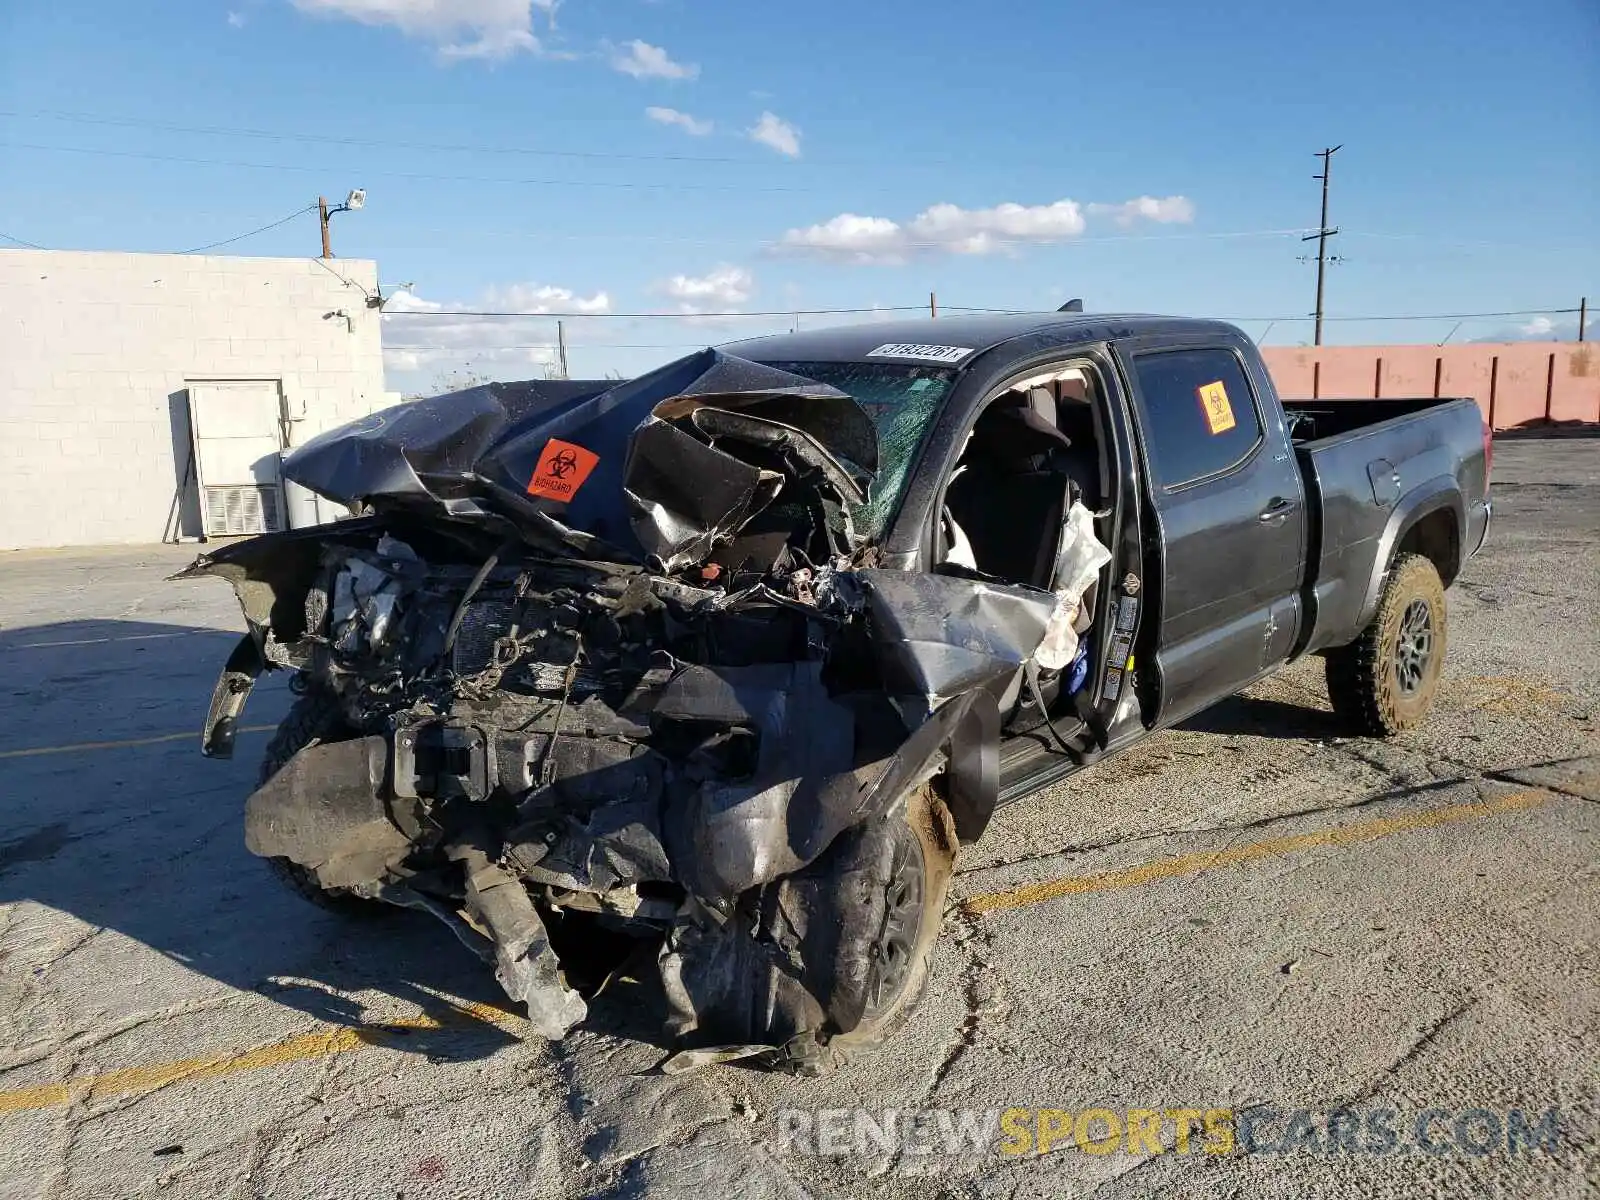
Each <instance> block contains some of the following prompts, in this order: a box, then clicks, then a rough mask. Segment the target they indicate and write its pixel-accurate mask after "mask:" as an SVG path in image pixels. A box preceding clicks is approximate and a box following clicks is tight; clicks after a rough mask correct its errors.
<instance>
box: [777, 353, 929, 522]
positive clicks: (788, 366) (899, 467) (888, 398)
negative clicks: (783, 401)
mask: <svg viewBox="0 0 1600 1200" xmlns="http://www.w3.org/2000/svg"><path fill="white" fill-rule="evenodd" d="M767 365H768V366H772V367H777V368H778V369H779V370H781V371H788V372H790V373H791V374H794V375H804V376H805V377H806V378H807V379H815V380H816V381H817V382H818V383H825V384H828V385H829V386H830V387H836V388H838V389H839V390H840V391H841V392H844V393H845V394H846V395H848V396H850V397H851V398H852V399H854V400H855V402H856V403H857V404H859V405H861V407H862V408H864V409H865V410H866V411H867V415H868V416H870V417H871V418H872V424H873V425H874V427H875V428H876V429H877V431H878V475H877V478H876V479H874V480H873V483H872V488H871V491H870V492H869V493H868V496H867V502H866V503H865V504H862V505H852V506H851V509H850V519H851V520H852V521H853V522H854V523H855V527H856V532H857V533H859V534H861V535H862V536H864V537H867V538H876V537H879V536H880V535H881V534H882V533H883V527H884V525H885V524H886V523H887V522H888V520H889V516H890V514H892V513H893V512H894V510H895V506H896V505H897V504H899V502H900V494H901V492H902V491H904V489H905V484H906V475H907V474H908V473H909V472H910V470H911V462H912V459H913V458H914V457H915V456H916V451H917V447H918V446H919V445H920V444H921V443H922V436H923V434H924V433H925V432H926V431H927V430H928V428H929V427H930V426H931V425H932V424H933V417H934V414H935V413H937V412H938V411H939V405H940V404H941V403H942V402H943V401H944V397H945V394H946V393H947V392H949V390H950V384H951V383H952V382H953V381H954V379H955V376H956V373H955V372H954V371H953V370H951V369H950V368H948V367H918V366H908V365H906V364H903V363H840V362H775V363H768V364H767Z"/></svg>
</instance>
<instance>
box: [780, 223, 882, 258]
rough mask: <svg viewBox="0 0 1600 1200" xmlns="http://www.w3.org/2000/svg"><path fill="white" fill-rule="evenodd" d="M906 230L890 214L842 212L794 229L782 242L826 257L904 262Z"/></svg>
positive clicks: (790, 247) (782, 244)
mask: <svg viewBox="0 0 1600 1200" xmlns="http://www.w3.org/2000/svg"><path fill="white" fill-rule="evenodd" d="M907 242H908V238H907V236H906V231H905V230H904V229H903V228H902V227H901V226H900V224H899V223H898V222H895V221H891V220H889V218H888V217H858V216H857V215H856V214H855V213H840V214H839V215H838V216H837V217H834V218H833V219H832V220H830V221H824V222H823V223H822V224H821V225H808V226H806V228H804V229H791V230H789V231H788V232H787V233H785V234H784V235H783V240H782V241H781V242H780V243H779V245H780V246H782V247H784V248H786V249H789V250H795V251H800V252H805V253H814V254H817V255H819V256H821V257H825V258H843V259H848V260H851V261H854V262H863V263H868V262H901V261H903V260H904V259H905V256H906V252H907V250H908V249H909V247H908V245H907Z"/></svg>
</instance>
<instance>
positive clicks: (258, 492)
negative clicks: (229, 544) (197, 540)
mask: <svg viewBox="0 0 1600 1200" xmlns="http://www.w3.org/2000/svg"><path fill="white" fill-rule="evenodd" d="M205 501H206V503H205V510H206V512H205V516H206V536H207V537H236V536H240V535H247V534H256V533H278V532H280V531H281V530H282V529H283V502H282V498H281V496H280V494H279V492H278V488H277V485H276V484H264V485H263V484H236V485H233V486H229V487H208V488H206V489H205Z"/></svg>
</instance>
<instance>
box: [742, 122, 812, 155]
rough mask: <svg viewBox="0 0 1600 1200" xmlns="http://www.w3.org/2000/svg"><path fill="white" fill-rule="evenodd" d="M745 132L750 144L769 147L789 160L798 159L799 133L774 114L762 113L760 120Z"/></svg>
mask: <svg viewBox="0 0 1600 1200" xmlns="http://www.w3.org/2000/svg"><path fill="white" fill-rule="evenodd" d="M745 132H746V133H747V134H749V136H750V140H751V141H752V142H760V143H761V144H762V145H763V146H770V147H772V149H774V150H776V151H777V152H778V153H779V154H787V155H788V156H789V157H790V158H799V157H800V131H799V130H798V129H796V128H795V127H794V126H793V125H791V124H789V122H787V121H785V120H784V119H783V118H782V117H780V116H778V115H777V114H776V113H770V112H764V113H762V114H761V119H760V120H759V121H757V122H756V123H755V124H754V125H752V126H751V127H750V128H749V129H748V130H746V131H745Z"/></svg>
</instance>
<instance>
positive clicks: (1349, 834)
mask: <svg viewBox="0 0 1600 1200" xmlns="http://www.w3.org/2000/svg"><path fill="white" fill-rule="evenodd" d="M182 736H185V737H187V736H188V735H187V734H185V735H182ZM1551 795H1552V794H1551V793H1550V792H1546V791H1543V790H1539V789H1535V790H1531V791H1524V792H1513V793H1511V794H1509V795H1505V796H1499V797H1497V798H1495V799H1493V800H1485V801H1483V802H1481V803H1477V804H1459V805H1454V806H1452V807H1449V808H1435V809H1429V810H1427V811H1426V812H1419V813H1412V814H1409V815H1407V816H1403V817H1384V818H1382V819H1380V820H1376V821H1363V822H1361V823H1359V824H1355V825H1342V826H1339V827H1338V828H1335V829H1326V830H1322V831H1320V832H1318V833H1307V834H1300V835H1298V836H1295V837H1282V838H1271V839H1269V840H1267V841H1261V842H1252V843H1250V844H1249V845H1245V846H1235V847H1230V848H1228V849H1225V850H1218V851H1214V852H1212V853H1196V854H1180V855H1178V856H1177V857H1175V858H1165V859H1160V860H1157V861H1155V862H1149V863H1142V864H1140V865H1138V866H1133V867H1127V868H1125V869H1123V870H1120V871H1102V872H1099V873H1097V874H1094V875H1072V876H1068V877H1066V878H1063V879H1055V880H1051V881H1049V882H1046V883H1037V884H1031V885H1029V886H1027V887H1020V888H1015V889H1013V890H1011V891H1008V892H994V893H991V894H989V895H982V896H973V897H971V898H969V899H968V900H966V901H965V906H966V907H967V909H968V910H970V911H972V912H975V913H986V912H994V911H996V910H998V909H1003V908H1022V907H1024V906H1026V905H1030V904H1039V903H1041V902H1043V901H1045V900H1053V899H1056V898H1058V897H1061V896H1073V895H1081V894H1083V893H1085V892H1109V891H1118V890H1120V889H1123V888H1133V887H1140V886H1142V885H1144V884H1147V883H1155V882H1158V881H1159V880H1162V879H1171V878H1173V877H1175V876H1179V875H1198V874H1201V873H1202V872H1205V871H1214V870H1217V869H1219V868H1222V867H1236V866H1241V865H1243V864H1245V863H1250V862H1255V861H1257V860H1259V859H1263V858H1273V857H1277V856H1279V855H1284V854H1293V853H1295V852H1297V851H1300V850H1311V849H1315V848H1317V847H1320V846H1347V845H1351V844H1353V843H1356V842H1367V841H1372V840H1373V839H1375V838H1382V837H1389V836H1391V835H1393V834H1397V833H1406V832H1409V831H1411V830H1416V829H1431V828H1434V827H1436V826H1439V825H1449V824H1452V823H1456V822H1461V821H1472V820H1478V819H1481V818H1483V817H1492V816H1495V815H1497V814H1500V813H1507V812H1515V811H1517V810H1519V809H1525V808H1533V807H1535V806H1536V805H1539V804H1543V803H1544V802H1545V801H1547V800H1549V799H1550V798H1551ZM471 1023H479V1024H490V1025H494V1026H496V1027H497V1028H500V1029H504V1030H506V1031H508V1032H511V1033H516V1034H518V1035H519V1036H520V1033H521V1030H522V1029H523V1028H525V1027H526V1024H527V1023H526V1022H525V1021H524V1020H523V1019H522V1018H521V1017H518V1016H516V1015H515V1014H512V1013H508V1012H506V1011H505V1010H504V1009H499V1008H494V1007H491V1006H489V1005H486V1004H463V1005H460V1006H457V1007H452V1008H451V1009H450V1011H449V1012H448V1013H447V1014H446V1016H445V1017H444V1018H442V1019H441V1018H438V1017H427V1016H424V1017H413V1018H408V1019H404V1020H398V1021H391V1022H388V1023H386V1024H383V1025H362V1026H328V1027H325V1028H323V1029H321V1030H319V1031H317V1032H315V1033H307V1034H301V1035H299V1036H297V1037H292V1038H288V1039H286V1040H284V1041H281V1042H275V1043H273V1044H272V1045H270V1046H262V1047H259V1048H257V1049H255V1050H247V1051H245V1052H244V1053H242V1054H218V1055H212V1056H210V1057H206V1058H186V1059H179V1060H176V1061H174V1062H166V1063H155V1064H152V1065H150V1066H144V1067H128V1068H125V1069H123V1070H120V1071H108V1072H106V1073H104V1074H101V1075H85V1076H83V1077H81V1078H78V1079H72V1080H69V1081H67V1082H66V1083H50V1084H43V1085H41V1086H38V1087H31V1088H19V1089H17V1090H15V1091H9V1092H0V1115H4V1114H6V1113H14V1112H25V1111H28V1110H31V1109H40V1108H54V1107H57V1106H60V1105H64V1104H69V1103H71V1102H73V1101H74V1100H75V1099H78V1098H82V1099H85V1100H98V1099H104V1098H106V1097H110V1096H115V1095H127V1094H133V1093H139V1092H149V1091H153V1090H155V1089H156V1088H160V1087H165V1086H167V1085H168V1084H171V1083H177V1082H179V1081H184V1082H188V1081H199V1080H204V1079H217V1078H221V1077H223V1076H228V1075H236V1074H238V1073H240V1072H241V1071H258V1070H262V1069H263V1068H266V1067H276V1066H281V1065H283V1064H284V1063H292V1062H304V1061H307V1060H312V1059H322V1058H331V1057H333V1056H334V1055H337V1054H348V1053H351V1052H352V1051H355V1050H360V1049H361V1048H362V1047H364V1046H384V1045H390V1044H392V1043H391V1042H390V1041H389V1037H391V1036H392V1034H393V1032H394V1031H397V1030H406V1031H410V1030H437V1029H445V1028H450V1027H464V1026H467V1025H469V1024H471Z"/></svg>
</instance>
